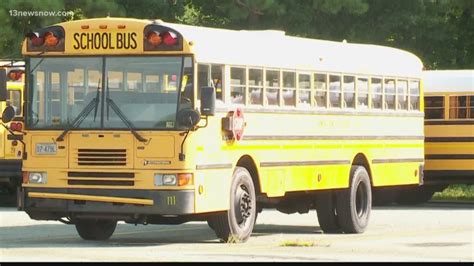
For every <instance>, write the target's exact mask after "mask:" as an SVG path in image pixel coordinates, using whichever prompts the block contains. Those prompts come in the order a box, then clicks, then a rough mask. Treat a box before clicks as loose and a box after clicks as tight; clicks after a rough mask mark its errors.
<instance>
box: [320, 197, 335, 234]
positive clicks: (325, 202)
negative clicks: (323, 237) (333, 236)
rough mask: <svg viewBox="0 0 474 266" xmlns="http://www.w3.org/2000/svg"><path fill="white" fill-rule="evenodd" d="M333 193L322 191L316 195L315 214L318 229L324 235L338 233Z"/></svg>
mask: <svg viewBox="0 0 474 266" xmlns="http://www.w3.org/2000/svg"><path fill="white" fill-rule="evenodd" d="M335 196H336V195H335V194H334V192H333V191H322V192H319V193H318V194H317V195H316V213H317V215H318V222H319V227H321V230H323V232H324V233H340V232H341V227H340V226H339V223H338V221H337V214H336V201H335Z"/></svg>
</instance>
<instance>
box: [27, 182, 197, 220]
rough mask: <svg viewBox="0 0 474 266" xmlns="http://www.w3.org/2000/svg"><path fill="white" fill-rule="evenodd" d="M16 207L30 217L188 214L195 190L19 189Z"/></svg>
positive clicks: (53, 218)
mask: <svg viewBox="0 0 474 266" xmlns="http://www.w3.org/2000/svg"><path fill="white" fill-rule="evenodd" d="M18 209H19V210H24V211H25V212H26V213H28V214H29V215H30V217H31V218H32V219H36V220H56V219H59V218H61V217H71V216H74V215H76V214H89V215H119V214H123V215H187V214H193V213H194V190H118V189H79V188H22V189H21V190H20V193H18Z"/></svg>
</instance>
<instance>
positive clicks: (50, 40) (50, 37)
mask: <svg viewBox="0 0 474 266" xmlns="http://www.w3.org/2000/svg"><path fill="white" fill-rule="evenodd" d="M58 42H59V39H58V37H56V36H55V35H54V33H52V32H51V31H48V32H46V33H45V34H44V43H45V44H46V46H56V45H57V44H58Z"/></svg>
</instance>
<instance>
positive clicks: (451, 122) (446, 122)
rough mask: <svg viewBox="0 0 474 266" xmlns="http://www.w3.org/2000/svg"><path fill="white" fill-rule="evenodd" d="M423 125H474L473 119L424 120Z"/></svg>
mask: <svg viewBox="0 0 474 266" xmlns="http://www.w3.org/2000/svg"><path fill="white" fill-rule="evenodd" d="M425 125H474V120H443V121H436V120H434V121H429V120H428V121H425Z"/></svg>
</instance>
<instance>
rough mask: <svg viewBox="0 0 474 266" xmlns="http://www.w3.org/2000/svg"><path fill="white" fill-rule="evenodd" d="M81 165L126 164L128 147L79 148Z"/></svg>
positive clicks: (78, 155) (78, 153) (78, 162)
mask: <svg viewBox="0 0 474 266" xmlns="http://www.w3.org/2000/svg"><path fill="white" fill-rule="evenodd" d="M77 165H79V166H126V165H127V150H126V149H78V152H77Z"/></svg>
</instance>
